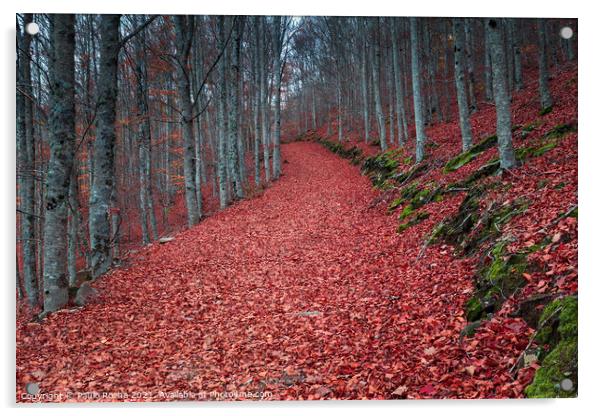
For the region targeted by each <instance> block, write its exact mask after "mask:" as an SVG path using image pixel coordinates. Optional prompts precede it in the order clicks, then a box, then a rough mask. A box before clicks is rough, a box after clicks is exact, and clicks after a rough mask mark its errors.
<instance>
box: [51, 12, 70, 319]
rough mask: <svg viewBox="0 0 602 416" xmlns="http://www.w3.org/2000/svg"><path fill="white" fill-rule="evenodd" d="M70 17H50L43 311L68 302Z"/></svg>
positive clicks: (67, 15) (55, 308)
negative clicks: (50, 39)
mask: <svg viewBox="0 0 602 416" xmlns="http://www.w3.org/2000/svg"><path fill="white" fill-rule="evenodd" d="M74 26H75V16H74V15H72V14H57V15H53V16H52V45H53V50H52V62H51V65H50V80H51V83H52V84H51V86H50V101H51V102H50V104H51V107H50V115H49V120H48V127H49V137H48V139H49V143H50V160H49V162H48V177H47V185H46V200H45V203H44V206H45V214H44V241H45V245H44V312H53V311H56V310H57V309H60V308H61V307H62V306H64V305H65V304H66V303H67V301H68V276H67V239H66V238H65V236H66V235H67V216H68V206H67V205H68V200H69V183H70V181H71V170H72V169H73V159H74V158H73V154H74V148H75V58H74V50H75V29H74Z"/></svg>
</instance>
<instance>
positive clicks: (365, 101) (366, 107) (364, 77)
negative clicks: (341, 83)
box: [359, 18, 370, 143]
mask: <svg viewBox="0 0 602 416" xmlns="http://www.w3.org/2000/svg"><path fill="white" fill-rule="evenodd" d="M359 25H360V36H361V41H362V45H361V68H360V70H361V88H362V114H363V116H364V141H365V142H366V143H368V141H369V140H370V99H369V98H368V68H367V67H368V65H367V61H368V54H367V51H366V49H367V33H366V24H365V20H364V19H362V18H360V22H359Z"/></svg>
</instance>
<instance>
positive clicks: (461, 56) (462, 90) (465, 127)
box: [453, 18, 472, 151]
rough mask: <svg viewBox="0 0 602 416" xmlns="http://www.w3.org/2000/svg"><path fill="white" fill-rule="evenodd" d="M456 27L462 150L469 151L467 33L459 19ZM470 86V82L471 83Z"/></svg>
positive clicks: (457, 79)
mask: <svg viewBox="0 0 602 416" xmlns="http://www.w3.org/2000/svg"><path fill="white" fill-rule="evenodd" d="M453 25H454V73H455V80H456V92H457V96H458V113H459V115H460V130H461V131H462V150H463V151H465V150H468V149H469V148H470V146H472V132H471V128H470V112H469V110H468V99H467V96H466V86H465V80H464V74H465V65H464V60H465V56H466V54H465V46H466V42H465V40H466V39H465V36H464V34H465V32H464V30H463V29H464V28H463V22H462V20H461V19H459V18H454V19H453ZM469 84H470V82H469Z"/></svg>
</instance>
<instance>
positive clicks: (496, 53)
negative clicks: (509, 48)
mask: <svg viewBox="0 0 602 416" xmlns="http://www.w3.org/2000/svg"><path fill="white" fill-rule="evenodd" d="M485 26H486V30H487V32H486V33H487V40H486V41H487V43H488V44H489V52H490V54H491V66H492V75H493V80H492V84H493V96H494V100H495V110H496V116H497V142H498V152H499V155H500V167H501V168H502V169H511V168H513V167H515V166H516V157H515V155H514V148H513V147H512V114H511V112H510V95H509V92H508V66H507V64H506V49H505V47H504V46H505V45H504V35H503V30H504V26H503V24H502V21H501V20H500V19H486V24H485Z"/></svg>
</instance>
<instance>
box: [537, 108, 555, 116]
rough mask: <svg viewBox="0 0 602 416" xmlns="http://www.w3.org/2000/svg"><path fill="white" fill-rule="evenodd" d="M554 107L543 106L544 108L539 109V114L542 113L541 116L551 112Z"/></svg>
mask: <svg viewBox="0 0 602 416" xmlns="http://www.w3.org/2000/svg"><path fill="white" fill-rule="evenodd" d="M552 109H553V107H552V106H549V107H545V108H542V109H541V110H540V111H539V115H540V116H545V115H546V114H550V113H551V112H552Z"/></svg>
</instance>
